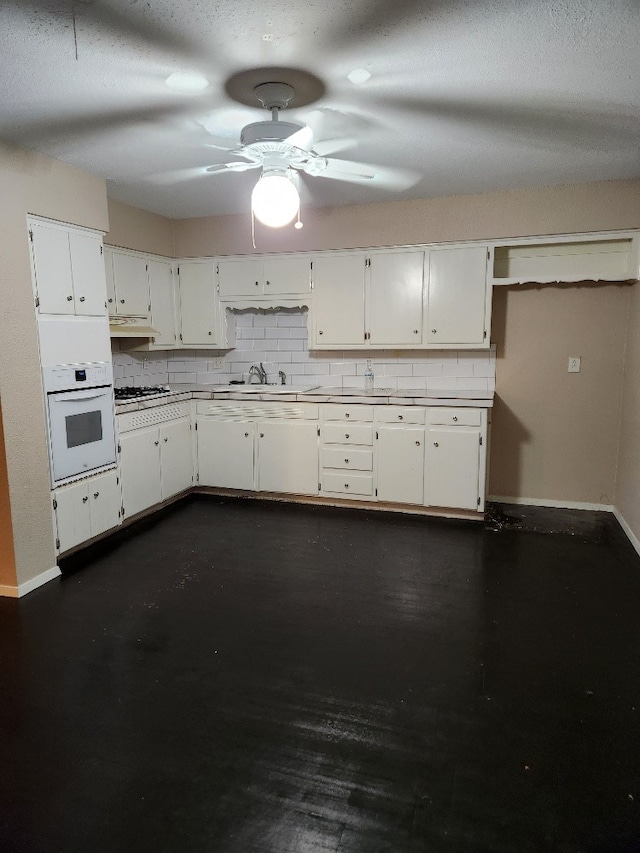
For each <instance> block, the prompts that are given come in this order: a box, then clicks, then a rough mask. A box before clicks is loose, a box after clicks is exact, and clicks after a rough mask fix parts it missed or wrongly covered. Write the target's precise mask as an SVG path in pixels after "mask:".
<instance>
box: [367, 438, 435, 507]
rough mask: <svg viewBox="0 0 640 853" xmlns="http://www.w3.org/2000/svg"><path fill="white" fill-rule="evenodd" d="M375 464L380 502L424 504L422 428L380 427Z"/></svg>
mask: <svg viewBox="0 0 640 853" xmlns="http://www.w3.org/2000/svg"><path fill="white" fill-rule="evenodd" d="M376 462H377V465H376V483H377V485H376V489H377V496H378V500H379V501H388V502H390V503H406V504H422V503H423V502H424V427H420V426H415V427H409V426H391V425H389V426H386V425H385V426H379V427H378V428H377V430H376Z"/></svg>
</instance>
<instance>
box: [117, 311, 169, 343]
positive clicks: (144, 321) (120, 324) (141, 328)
mask: <svg viewBox="0 0 640 853" xmlns="http://www.w3.org/2000/svg"><path fill="white" fill-rule="evenodd" d="M109 334H110V336H111V337H112V338H155V337H156V336H157V335H158V334H159V332H158V331H156V329H154V328H153V326H152V325H151V323H150V322H149V317H148V316H147V317H145V316H140V317H133V316H118V317H115V316H113V317H112V316H110V317H109Z"/></svg>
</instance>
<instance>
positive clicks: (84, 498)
mask: <svg viewBox="0 0 640 853" xmlns="http://www.w3.org/2000/svg"><path fill="white" fill-rule="evenodd" d="M88 500H89V495H85V496H84V497H83V498H82V503H83V504H86V502H87V501H88Z"/></svg>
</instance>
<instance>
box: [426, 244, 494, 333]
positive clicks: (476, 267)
mask: <svg viewBox="0 0 640 853" xmlns="http://www.w3.org/2000/svg"><path fill="white" fill-rule="evenodd" d="M487 260H488V250H487V247H486V246H460V247H452V248H442V249H431V250H430V252H429V289H428V305H427V336H426V339H427V343H428V344H431V345H432V346H442V345H445V346H446V345H454V346H474V347H484V346H487V347H488V346H489V322H490V314H491V296H490V292H489V293H488V292H487Z"/></svg>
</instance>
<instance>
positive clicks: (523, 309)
mask: <svg viewBox="0 0 640 853" xmlns="http://www.w3.org/2000/svg"><path fill="white" fill-rule="evenodd" d="M633 289H634V288H633V286H630V285H616V284H609V285H596V284H582V285H568V284H565V285H545V286H534V285H527V286H517V287H498V288H496V289H495V291H494V297H493V308H494V316H493V324H492V339H493V341H494V342H495V343H496V345H497V360H496V393H497V397H496V400H495V408H494V413H493V426H492V437H491V476H490V485H489V492H490V494H491V495H497V496H509V497H518V498H525V499H526V498H531V499H533V500H534V502H535V500H536V499H543V500H557V501H560V502H565V501H567V502H568V501H578V502H584V503H594V504H612V503H613V500H614V492H615V471H616V460H617V452H618V432H619V422H620V404H621V400H622V374H623V364H624V342H625V333H626V326H627V314H628V307H629V299H630V295H631V292H632V291H633ZM569 356H580V358H581V360H582V362H581V371H580V373H568V372H567V362H568V359H569Z"/></svg>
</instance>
